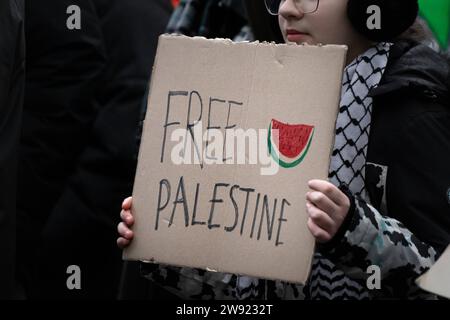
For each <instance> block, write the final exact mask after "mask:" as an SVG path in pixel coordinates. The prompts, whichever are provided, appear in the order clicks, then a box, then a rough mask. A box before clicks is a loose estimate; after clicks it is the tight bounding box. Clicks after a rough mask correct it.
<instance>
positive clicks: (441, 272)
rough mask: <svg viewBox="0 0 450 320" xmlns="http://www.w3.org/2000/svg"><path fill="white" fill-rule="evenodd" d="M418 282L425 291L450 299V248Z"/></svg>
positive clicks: (449, 247)
mask: <svg viewBox="0 0 450 320" xmlns="http://www.w3.org/2000/svg"><path fill="white" fill-rule="evenodd" d="M416 282H417V284H418V285H419V287H421V288H422V289H423V290H426V291H429V292H431V293H434V294H437V295H440V296H442V297H445V298H447V299H450V246H448V247H447V249H446V250H445V251H444V253H443V254H442V255H441V257H440V258H439V259H438V261H436V263H435V264H434V265H433V266H432V267H431V268H430V270H428V271H427V272H426V273H425V274H423V275H422V276H420V277H419V278H418V279H417V281H416Z"/></svg>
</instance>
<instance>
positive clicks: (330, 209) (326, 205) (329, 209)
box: [306, 191, 339, 217]
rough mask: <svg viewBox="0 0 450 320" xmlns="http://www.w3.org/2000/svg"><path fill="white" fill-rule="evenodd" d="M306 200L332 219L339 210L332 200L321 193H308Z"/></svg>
mask: <svg viewBox="0 0 450 320" xmlns="http://www.w3.org/2000/svg"><path fill="white" fill-rule="evenodd" d="M306 200H307V201H309V202H311V203H312V204H314V205H315V206H316V207H317V208H319V209H320V210H322V211H324V212H326V213H327V214H328V215H330V216H332V217H333V213H334V212H336V211H337V210H338V209H339V207H338V206H337V205H336V204H335V203H334V202H333V201H331V200H330V198H328V197H327V196H326V195H325V194H323V193H322V192H319V191H312V192H308V193H307V194H306Z"/></svg>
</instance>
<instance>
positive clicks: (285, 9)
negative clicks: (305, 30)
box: [278, 0, 305, 20]
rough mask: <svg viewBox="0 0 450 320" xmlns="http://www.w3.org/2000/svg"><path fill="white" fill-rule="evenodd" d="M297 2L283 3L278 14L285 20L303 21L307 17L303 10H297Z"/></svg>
mask: <svg viewBox="0 0 450 320" xmlns="http://www.w3.org/2000/svg"><path fill="white" fill-rule="evenodd" d="M295 2H296V0H286V1H282V3H281V5H280V9H279V10H278V13H279V15H280V16H282V17H283V18H284V19H286V20H289V19H301V18H303V16H304V15H305V14H304V13H303V12H302V11H301V10H299V9H298V8H297V5H296V3H295Z"/></svg>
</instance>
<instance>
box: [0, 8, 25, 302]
mask: <svg viewBox="0 0 450 320" xmlns="http://www.w3.org/2000/svg"><path fill="white" fill-rule="evenodd" d="M24 83H25V37H24V3H23V0H2V1H0V252H1V253H2V257H1V258H0V300H2V299H13V298H15V283H14V259H15V246H16V245H15V220H16V212H15V211H16V208H15V199H16V182H17V174H16V173H17V156H18V145H19V136H20V122H21V116H22V103H23V89H24Z"/></svg>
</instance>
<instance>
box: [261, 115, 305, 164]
mask: <svg viewBox="0 0 450 320" xmlns="http://www.w3.org/2000/svg"><path fill="white" fill-rule="evenodd" d="M313 136H314V126H309V125H305V124H287V123H283V122H280V121H278V120H275V119H272V121H271V123H270V126H269V134H268V138H267V143H268V147H269V153H270V154H271V156H272V158H273V159H274V160H275V162H278V163H279V165H280V166H282V167H283V168H293V167H295V166H297V165H299V164H300V163H301V162H302V161H303V159H304V158H305V156H306V154H307V153H308V150H309V147H310V146H311V142H312V139H313Z"/></svg>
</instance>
